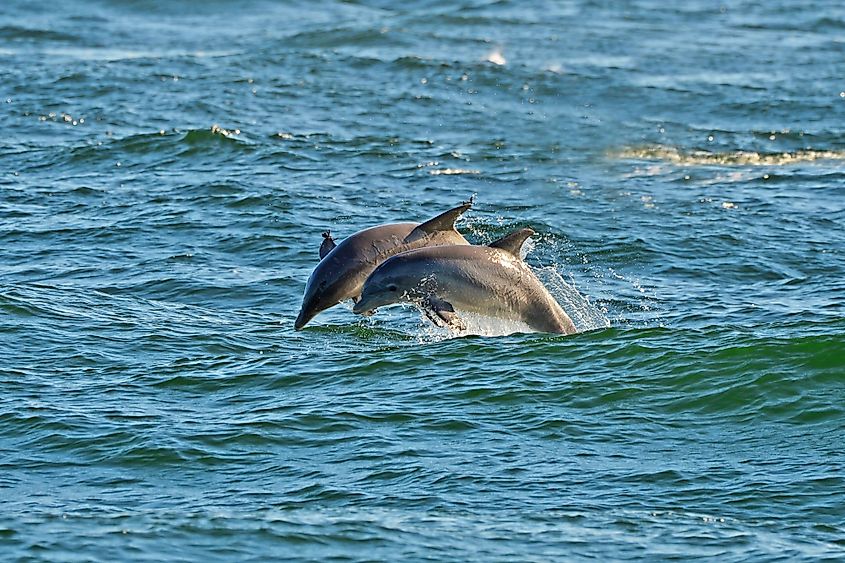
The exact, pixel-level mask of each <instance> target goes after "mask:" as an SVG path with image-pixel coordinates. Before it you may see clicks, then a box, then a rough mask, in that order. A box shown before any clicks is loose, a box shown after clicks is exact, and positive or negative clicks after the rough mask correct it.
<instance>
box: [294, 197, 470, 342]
mask: <svg viewBox="0 0 845 563" xmlns="http://www.w3.org/2000/svg"><path fill="white" fill-rule="evenodd" d="M471 205H472V202H465V203H462V204H461V205H459V206H457V207H455V208H452V209H450V210H448V211H446V212H444V213H441V214H440V215H438V216H436V217H434V218H432V219H429V220H428V221H426V222H424V223H421V224H418V223H391V224H386V225H379V226H377V227H371V228H369V229H364V230H362V231H359V232H357V233H355V234H354V235H352V236H350V237H347V238H346V239H344V240H343V241H341V242H340V243H339V244H335V242H334V240H333V239H332V238H331V234H330V233H328V231H327V232H326V233H324V236H323V244H321V245H320V258H321V260H320V262H319V263H318V264H317V267H316V268H314V271H313V272H312V273H311V276H310V277H309V278H308V282H307V284H306V286H305V295H304V296H303V299H302V307H301V308H300V311H299V315H298V316H297V318H296V321H295V322H294V328H296V329H297V330H299V329H301V328H303V327H304V326H305V325H306V324H307V323H308V322H309V321H310V320H311V319H312V318H314V316H315V315H317V313H319V312H320V311H324V310H326V309H328V308H329V307H333V306H334V305H337V304H338V303H340V302H341V301H345V300H347V299H352V300H353V301H355V300H357V299H358V297H359V296H360V294H361V289H362V288H363V286H364V281H365V280H366V279H367V276H369V275H370V274H371V273H372V271H373V270H374V269H375V268H376V267H377V266H379V265H380V264H381V263H382V262H384V261H385V260H386V259H388V258H390V257H391V256H393V255H394V254H397V253H400V252H405V251H408V250H414V249H417V248H422V247H426V246H440V245H469V243H468V242H467V240H466V239H465V238H464V237H463V236H462V235H461V234H460V233H459V232H458V231H457V230H456V229H455V221H456V220H457V219H458V218H459V217H460V216H461V215H462V214H463V213H464V212H465V211H466V210H467V209H469V208H470V207H471Z"/></svg>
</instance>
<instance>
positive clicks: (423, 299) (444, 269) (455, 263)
mask: <svg viewBox="0 0 845 563" xmlns="http://www.w3.org/2000/svg"><path fill="white" fill-rule="evenodd" d="M533 234H534V231H532V230H531V229H521V230H518V231H515V232H513V233H510V234H509V235H506V236H504V237H502V238H500V239H499V240H497V241H494V242H492V243H490V244H489V245H487V246H441V247H436V248H420V249H417V250H411V251H408V252H403V253H402V254H396V255H394V256H393V257H391V258H389V259H387V260H385V261H384V263H382V265H381V266H379V267H378V268H376V269H375V271H373V273H372V274H370V277H369V278H367V281H366V283H365V284H364V289H363V291H362V293H361V299H360V300H358V301H357V302H356V303H355V307H354V308H353V309H352V310H353V312H355V313H358V314H361V315H371V314H373V313H374V312H375V309H376V307H383V306H385V305H391V304H394V303H413V304H415V305H417V306H418V307H419V308H420V309H421V310H422V311H423V313H425V314H426V316H427V317H428V318H429V319H431V321H432V322H433V323H434V324H436V325H438V326H443V327H449V328H451V329H453V330H457V331H460V330H464V329H465V326H464V324H463V322H462V321H461V319H460V317H459V316H458V315H457V313H456V310H457V311H467V312H471V313H478V314H481V315H485V316H488V317H495V318H500V319H507V320H513V321H522V322H524V323H525V324H527V325H528V326H529V328H531V329H532V330H536V331H539V332H555V333H560V334H573V333H575V332H577V331H576V329H575V325H574V324H573V323H572V319H570V318H569V316H568V315H567V314H566V313H565V312H564V311H563V309H562V308H561V306H560V305H559V304H558V302H557V301H555V299H554V297H552V295H551V294H550V293H549V291H548V290H547V289H546V288H545V287H544V286H543V284H542V282H541V281H540V280H539V279H538V278H537V276H536V275H535V274H534V272H533V271H532V270H531V268H530V267H529V266H528V265H527V264H526V263H525V262H523V261H522V259H521V258H520V256H519V253H520V248H521V247H522V244H523V243H524V242H525V240H526V239H527V238H528V237H530V236H531V235H533Z"/></svg>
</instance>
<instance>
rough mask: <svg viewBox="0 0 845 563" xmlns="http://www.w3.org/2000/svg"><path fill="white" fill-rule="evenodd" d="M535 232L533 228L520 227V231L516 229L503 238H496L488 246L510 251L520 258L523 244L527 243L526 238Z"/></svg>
mask: <svg viewBox="0 0 845 563" xmlns="http://www.w3.org/2000/svg"><path fill="white" fill-rule="evenodd" d="M533 234H534V231H533V230H532V229H519V230H518V231H514V232H512V233H508V234H506V235H505V236H503V237H502V238H500V239H498V240H494V241H493V242H491V243H490V244H488V245H487V246H490V247H492V248H500V249H502V250H504V251H505V252H510V253H511V254H513V255H514V256H516V257H517V258H519V253H520V250H522V245H523V244H525V240H526V239H527V238H528V237H530V236H531V235H533Z"/></svg>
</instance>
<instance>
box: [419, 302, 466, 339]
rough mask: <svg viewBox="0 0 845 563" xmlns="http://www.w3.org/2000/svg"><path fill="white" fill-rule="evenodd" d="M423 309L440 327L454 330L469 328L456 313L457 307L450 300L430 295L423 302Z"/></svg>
mask: <svg viewBox="0 0 845 563" xmlns="http://www.w3.org/2000/svg"><path fill="white" fill-rule="evenodd" d="M422 310H423V313H425V316H426V317H428V318H429V319H430V320H431V322H433V323H434V324H435V325H437V326H439V327H443V328H449V329H451V330H454V331H463V330H466V328H467V327H466V325H465V324H464V322H463V321H462V320H461V318H460V317H459V316H458V315H457V313H455V308H454V307H452V304H451V303H449V302H448V301H444V300H442V299H438V298H437V297H433V296H432V297H428V298H426V300H425V301H424V302H423V306H422Z"/></svg>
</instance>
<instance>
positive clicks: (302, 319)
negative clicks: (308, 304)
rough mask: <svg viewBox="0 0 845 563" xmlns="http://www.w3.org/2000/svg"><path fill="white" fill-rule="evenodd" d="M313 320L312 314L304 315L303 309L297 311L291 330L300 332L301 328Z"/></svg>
mask: <svg viewBox="0 0 845 563" xmlns="http://www.w3.org/2000/svg"><path fill="white" fill-rule="evenodd" d="M313 318H314V314H313V313H306V312H305V309H302V310H301V311H299V315H297V317H296V320H295V321H294V322H293V328H294V329H295V330H302V327H304V326H305V325H307V324H308V321H310V320H311V319H313Z"/></svg>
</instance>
